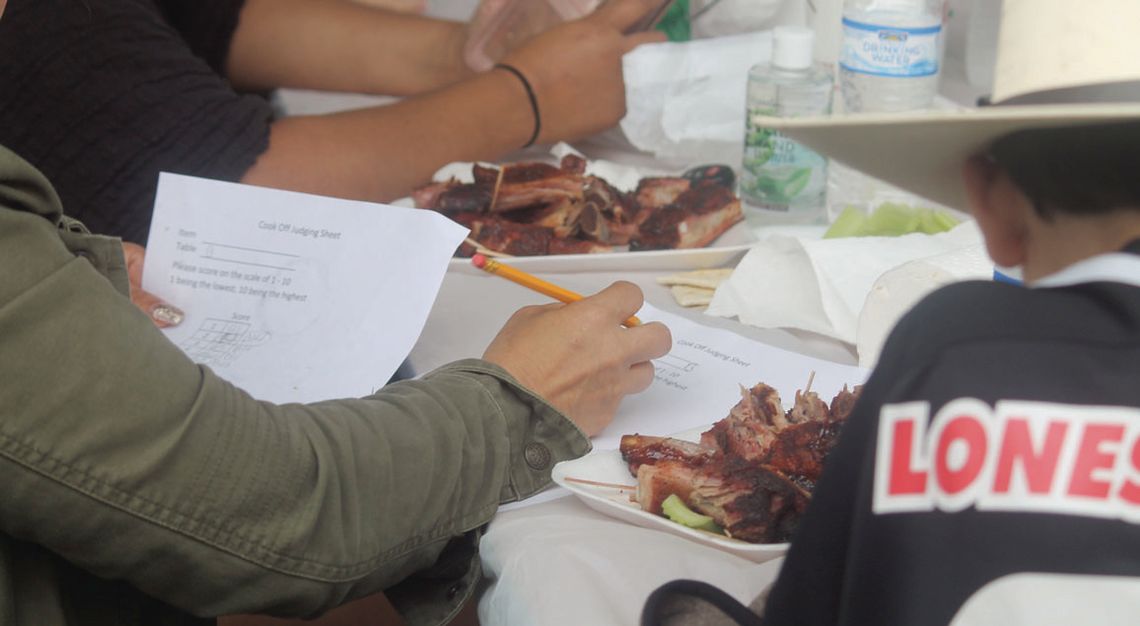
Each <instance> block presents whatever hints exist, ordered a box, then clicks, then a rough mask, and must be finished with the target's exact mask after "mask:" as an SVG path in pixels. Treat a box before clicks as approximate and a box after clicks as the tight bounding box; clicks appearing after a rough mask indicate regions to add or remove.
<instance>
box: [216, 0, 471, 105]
mask: <svg viewBox="0 0 1140 626" xmlns="http://www.w3.org/2000/svg"><path fill="white" fill-rule="evenodd" d="M465 36H466V35H465V30H464V25H463V24H461V23H457V22H447V21H443V20H435V19H431V18H426V17H421V16H417V15H407V14H403V13H398V12H392V11H385V10H383V9H378V8H375V7H370V6H364V5H361V4H358V3H354V2H348V1H347V0H247V2H246V4H245V7H244V8H243V9H242V13H241V17H240V21H239V23H238V28H237V31H236V32H235V33H234V38H233V42H232V43H231V45H230V53H229V56H228V60H227V63H226V69H227V74H228V77H229V78H230V80H231V81H232V82H233V83H234V85H235V86H237V87H238V88H240V89H269V88H276V87H298V88H305V89H322V90H331V91H348V92H358V93H377V94H387V95H399V96H402V95H410V94H416V93H422V92H425V91H429V90H432V89H436V88H439V87H442V86H444V85H448V84H451V83H453V82H455V81H457V80H459V79H461V78H463V77H465V76H467V75H469V74H470V70H469V69H468V68H467V67H466V65H465V64H464V63H463V60H462V48H463V44H464V41H465Z"/></svg>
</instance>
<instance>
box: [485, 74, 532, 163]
mask: <svg viewBox="0 0 1140 626" xmlns="http://www.w3.org/2000/svg"><path fill="white" fill-rule="evenodd" d="M492 70H498V71H500V72H502V73H505V74H509V75H510V76H511V77H512V78H514V79H515V80H516V81H517V82H518V84H519V86H520V87H522V90H523V92H524V94H525V95H526V102H527V105H528V106H529V108H530V114H531V115H530V116H531V120H532V121H533V125H532V127H531V131H530V133H529V134H528V137H527V140H526V142H525V143H523V145H522V147H523V148H529V147H531V146H533V145H534V144H535V142H536V141H538V138H539V137H540V136H541V135H542V110H541V108H540V107H539V104H538V95H537V94H536V93H535V91H534V86H533V84H532V83H531V82H530V79H529V78H527V76H526V74H525V73H524V72H523V71H522V70H521V69H519V68H518V67H517V66H515V65H513V64H511V63H496V64H495V66H494V67H493V68H492Z"/></svg>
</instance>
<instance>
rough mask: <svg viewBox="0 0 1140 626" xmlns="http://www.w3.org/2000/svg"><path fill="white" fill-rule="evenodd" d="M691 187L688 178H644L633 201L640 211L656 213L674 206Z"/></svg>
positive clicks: (638, 185)
mask: <svg viewBox="0 0 1140 626" xmlns="http://www.w3.org/2000/svg"><path fill="white" fill-rule="evenodd" d="M690 185H691V183H690V181H689V180H688V179H686V178H672V177H651V178H642V179H641V180H640V181H639V182H638V183H637V190H636V191H634V192H633V199H634V202H635V203H636V204H637V206H638V208H639V210H649V211H654V210H656V209H661V208H664V207H667V206H669V205H670V204H673V201H674V200H676V199H677V196H680V195H681V194H682V193H684V192H686V191H688V190H689V187H690Z"/></svg>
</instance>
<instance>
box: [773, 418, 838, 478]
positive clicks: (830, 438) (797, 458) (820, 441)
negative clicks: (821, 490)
mask: <svg viewBox="0 0 1140 626" xmlns="http://www.w3.org/2000/svg"><path fill="white" fill-rule="evenodd" d="M842 425H843V423H842V422H833V421H831V420H822V421H811V422H802V423H799V424H792V425H791V426H788V427H787V428H782V429H780V430H779V431H777V433H776V437H775V439H773V440H772V443H771V444H770V445H769V446H768V448H767V450H765V452H764V454H763V455H761V457H760V459H759V461H760V463H761V464H763V465H767V466H769V467H772V468H775V469H777V470H779V471H780V472H781V473H783V474H785V475H788V476H802V477H804V478H806V479H807V480H809V481H811V483H812V484H813V485H814V483H815V481H817V480H819V477H820V476H822V475H823V462H824V461H825V460H826V459H827V455H828V453H830V452H831V449H832V448H834V447H835V444H836V442H838V441H839V431H840V429H841V428H842Z"/></svg>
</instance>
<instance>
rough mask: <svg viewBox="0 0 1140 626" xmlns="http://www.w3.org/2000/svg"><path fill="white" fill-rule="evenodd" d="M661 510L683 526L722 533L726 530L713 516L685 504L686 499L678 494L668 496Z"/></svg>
mask: <svg viewBox="0 0 1140 626" xmlns="http://www.w3.org/2000/svg"><path fill="white" fill-rule="evenodd" d="M661 512H662V513H664V514H665V517H668V518H669V519H671V520H673V521H674V522H677V523H678V524H680V525H682V526H688V527H689V528H696V529H697V530H705V531H708V532H710V533H717V534H721V533H723V532H724V531H723V530H721V527H720V526H717V524H716V522H715V521H713V518H711V517H709V516H708V515H702V514H700V513H697V512H696V511H694V510H692V509H690V508H689V507H687V506H685V501H684V500H682V499H680V498H678V497H677V494H675V493H674V494H670V495H669V497H668V498H665V500H664V501H663V502H662V503H661Z"/></svg>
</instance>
